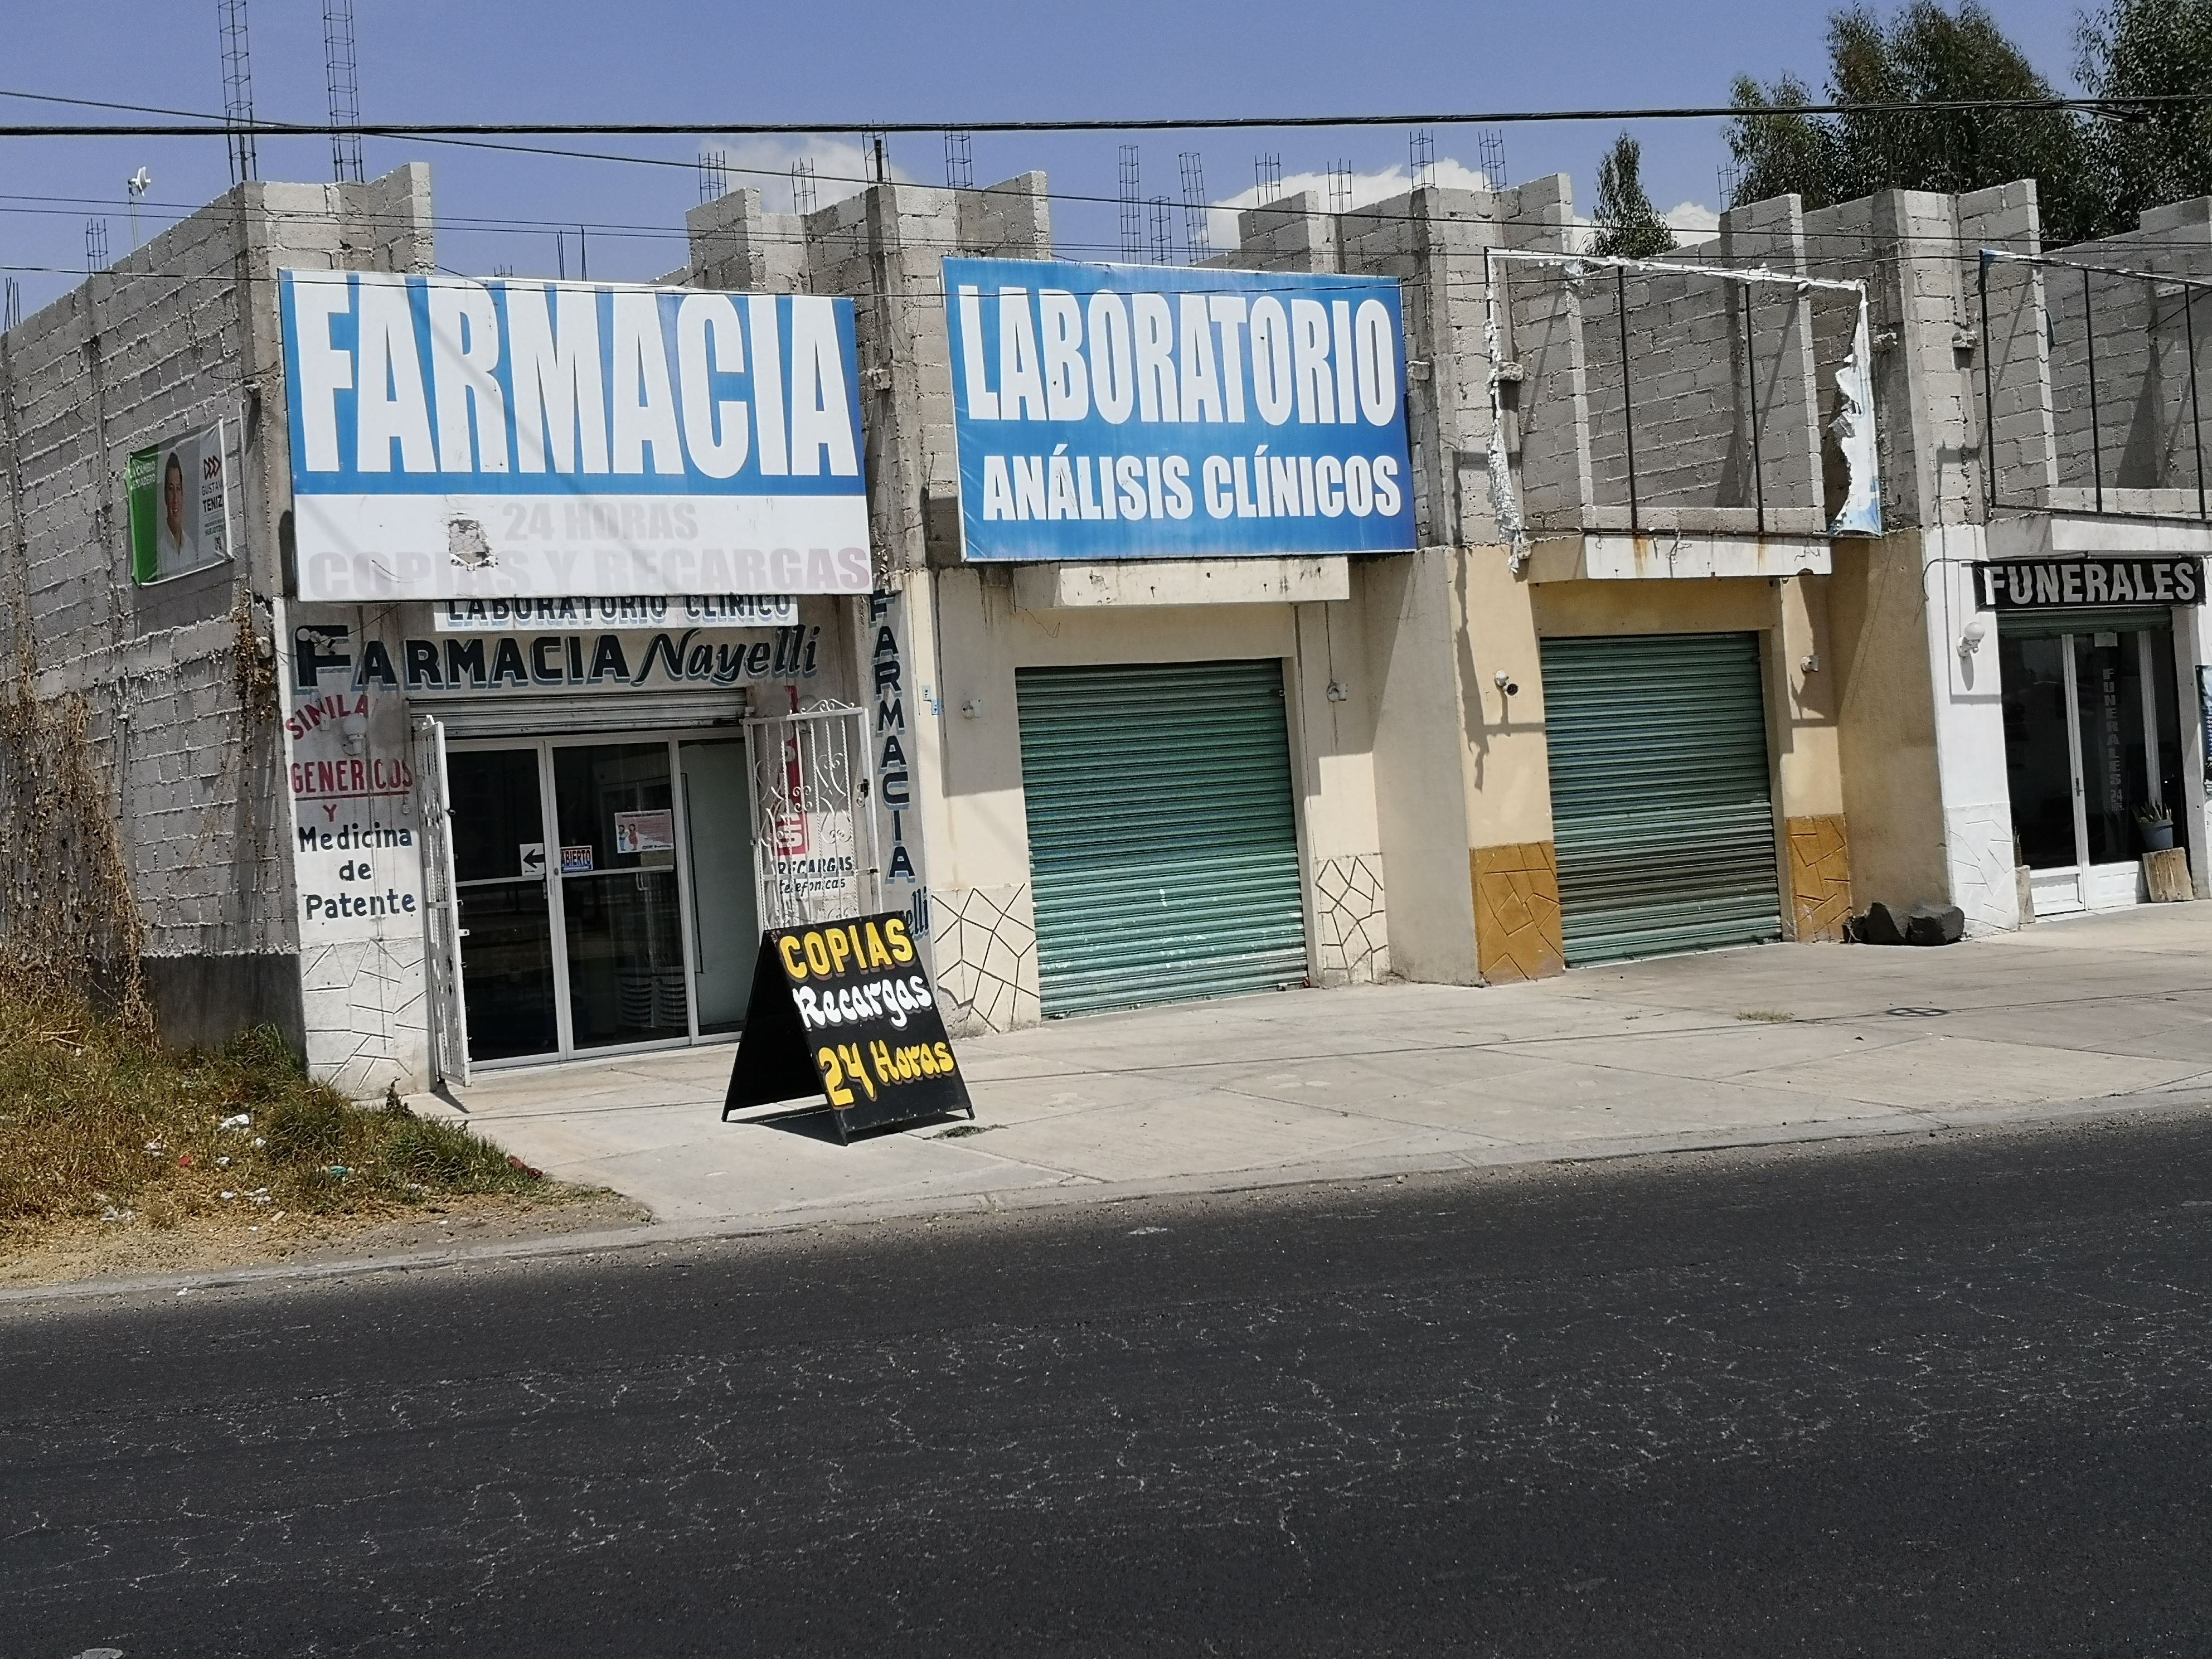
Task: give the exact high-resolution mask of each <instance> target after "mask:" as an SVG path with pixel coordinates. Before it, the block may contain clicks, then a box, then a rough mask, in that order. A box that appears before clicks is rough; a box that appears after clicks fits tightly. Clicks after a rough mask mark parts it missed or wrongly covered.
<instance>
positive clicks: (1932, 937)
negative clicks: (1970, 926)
mask: <svg viewBox="0 0 2212 1659" xmlns="http://www.w3.org/2000/svg"><path fill="white" fill-rule="evenodd" d="M1965 937H1966V912H1965V911H1963V910H1961V909H1960V908H1959V907H1958V906H1957V905H1955V904H1929V903H1927V902H1924V901H1923V902H1921V903H1918V904H1916V905H1914V906H1913V907H1912V908H1911V909H1910V910H1908V911H1906V912H1905V915H1904V916H1903V917H1901V918H1900V917H1899V915H1898V914H1897V912H1896V911H1895V910H1894V909H1893V908H1891V907H1890V906H1888V905H1887V904H1883V903H1881V902H1875V903H1873V904H1869V906H1867V910H1866V914H1865V915H1863V916H1853V917H1852V918H1851V919H1850V921H1848V922H1846V923H1845V924H1844V939H1846V940H1847V941H1849V942H1850V943H1851V944H1854V945H1956V944H1957V943H1958V942H1959V941H1960V939H1964V938H1965Z"/></svg>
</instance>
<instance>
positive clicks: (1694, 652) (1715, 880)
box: [1541, 634, 1782, 967]
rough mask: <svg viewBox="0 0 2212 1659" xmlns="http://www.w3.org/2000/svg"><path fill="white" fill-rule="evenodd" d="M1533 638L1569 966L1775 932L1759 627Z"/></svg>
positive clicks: (1775, 935) (1777, 911)
mask: <svg viewBox="0 0 2212 1659" xmlns="http://www.w3.org/2000/svg"><path fill="white" fill-rule="evenodd" d="M1541 648H1542V653H1543V665H1544V721H1545V727H1546V730H1547V733H1548V736H1549V739H1550V748H1551V769H1552V823H1553V839H1554V844H1555V846H1556V848H1557V850H1558V854H1559V912H1560V925H1561V930H1562V932H1563V933H1565V944H1566V950H1567V961H1568V963H1569V964H1570V965H1572V966H1577V967H1579V966H1582V965H1584V964H1587V963H1594V962H1613V961H1619V960H1620V959H1621V958H1624V957H1647V956H1656V955H1659V954H1662V953H1663V952H1665V951H1693V950H1702V949H1705V948H1708V947H1710V946H1713V945H1746V944H1752V943H1754V942H1756V941H1759V940H1761V939H1779V938H1780V937H1781V936H1782V900H1781V894H1780V891H1779V890H1778V881H1777V872H1776V865H1775V837H1774V806H1773V802H1772V799H1771V794H1770V793H1769V787H1768V782H1767V758H1766V710H1765V699H1764V698H1763V697H1762V696H1761V695H1760V690H1759V636H1758V635H1756V634H1656V635H1609V636H1607V637H1605V638H1601V639H1587V640H1546V641H1543V642H1542V647H1541Z"/></svg>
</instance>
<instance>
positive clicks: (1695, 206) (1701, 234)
mask: <svg viewBox="0 0 2212 1659" xmlns="http://www.w3.org/2000/svg"><path fill="white" fill-rule="evenodd" d="M1660 217H1661V218H1662V219H1664V220H1665V221H1666V222H1667V228H1668V229H1669V230H1671V231H1673V232H1674V234H1675V235H1676V236H1677V237H1679V238H1680V239H1681V240H1684V241H1688V242H1702V241H1704V240H1705V239H1706V238H1707V237H1709V236H1717V235H1719V234H1720V231H1721V216H1720V215H1719V214H1717V213H1716V212H1715V211H1714V210H1712V209H1711V208H1709V207H1707V206H1706V205H1705V204H1704V203H1703V202H1677V203H1675V204H1674V206H1672V207H1670V208H1668V210H1666V212H1664V213H1662V214H1661V215H1660Z"/></svg>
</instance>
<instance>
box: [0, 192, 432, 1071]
mask: <svg viewBox="0 0 2212 1659" xmlns="http://www.w3.org/2000/svg"><path fill="white" fill-rule="evenodd" d="M428 191H429V179H428V170H427V169H426V168H424V167H420V166H414V167H402V168H400V169H398V170H397V171H396V172H394V173H390V174H387V175H386V176H385V177H384V178H382V179H378V180H376V181H374V183H371V184H366V185H283V184H262V183H252V184H247V185H240V186H238V187H237V188H235V189H234V190H233V191H230V192H229V193H228V195H226V196H224V197H222V198H221V199H219V200H217V201H216V202H215V203H212V204H210V205H209V206H207V207H206V208H204V209H202V210H200V211H198V212H197V213H195V214H193V215H191V216H190V217H188V218H186V219H185V220H184V221H182V222H179V223H178V224H176V225H173V226H172V227H170V228H167V229H166V230H164V231H162V232H161V233H160V234H157V235H156V236H155V238H154V239H153V240H151V241H149V242H148V243H147V244H145V245H144V246H143V247H141V248H139V249H138V250H137V251H136V252H133V253H131V254H130V255H128V256H126V257H125V258H122V259H119V260H118V261H117V262H116V263H115V264H113V265H112V266H110V267H109V268H108V269H107V270H104V271H101V272H99V273H96V274H94V276H90V277H88V279H87V280H86V282H85V283H83V284H82V285H81V286H80V287H78V288H77V289H75V290H74V291H72V292H71V293H70V294H67V295H64V296H63V297H62V298H61V299H59V300H58V301H55V302H54V303H53V304H52V305H50V306H48V307H46V308H45V309H44V310H42V311H40V312H39V313H36V314H35V315H34V316H32V317H30V318H27V319H25V320H24V321H23V322H22V323H21V325H18V326H17V327H16V328H15V329H13V330H11V331H9V332H8V334H7V335H5V336H4V337H0V411H4V415H3V416H0V436H4V438H5V440H6V444H7V449H8V465H7V466H6V468H5V470H4V473H3V474H0V484H3V485H4V490H0V496H4V499H0V554H4V556H5V557H6V559H7V561H8V562H9V566H10V567H11V568H10V570H9V575H8V589H9V599H10V600H11V603H10V604H9V605H7V606H5V607H0V609H4V611H5V613H6V614H5V618H4V621H0V629H4V630H5V631H4V634H0V639H4V642H5V645H6V647H7V648H8V651H9V657H10V659H11V668H12V669H13V670H15V671H16V672H11V674H10V676H9V678H17V673H18V672H20V673H21V674H22V675H23V676H24V678H21V679H19V680H18V684H24V685H27V687H28V688H29V692H30V695H32V696H34V697H36V698H38V699H40V700H41V701H42V702H50V703H51V702H55V701H57V700H59V699H62V698H65V697H70V696H82V698H83V699H84V700H85V702H86V704H87V706H88V709H89V713H90V738H91V743H92V746H93V750H94V769H95V771H96V773H97V775H99V776H100V777H101V778H102V779H103V780H104V781H105V786H106V789H107V791H108V793H109V803H108V810H109V811H112V813H113V815H114V818H115V822H116V823H117V825H118V830H119V836H120V841H121V846H122V851H123V854H124V859H125V864H126V865H127V866H128V870H129V873H130V879H131V889H132V895H133V897H134V899H135V901H136V904H137V911H138V915H139V917H140V920H141V921H142V924H143V945H144V951H145V955H146V958H147V961H146V967H147V980H148V985H149V993H150V994H151V997H152V1000H153V1001H154V1003H155V1012H156V1015H157V1018H159V1019H160V1021H161V1025H162V1030H163V1032H164V1035H165V1036H168V1037H170V1038H171V1039H172V1040H173V1041H177V1042H217V1041H221V1040H222V1039H223V1038H226V1037H228V1036H229V1035H231V1034H232V1033H233V1032H234V1031H235V1030H237V1029H239V1028H240V1026H241V1025H243V1024H253V1023H258V1022H259V1021H261V1020H264V1019H267V1020H271V1021H273V1022H274V1023H276V1024H279V1025H280V1026H283V1027H285V1028H286V1029H287V1030H288V1033H289V1035H290V1036H292V1037H293V1040H294V1041H295V1043H297V1042H301V1030H299V1020H300V1012H299V1008H300V1000H299V994H298V989H297V985H298V980H297V973H296V952H297V949H298V940H297V928H296V923H295V916H294V908H293V897H292V886H291V879H290V858H289V807H288V805H287V803H288V801H289V795H288V793H287V785H286V780H285V778H284V775H283V749H282V744H281V740H280V735H279V732H278V728H277V725H276V718H275V714H274V712H273V707H272V706H271V704H270V702H268V701H265V700H264V701H258V702H257V701H256V700H255V699H254V698H252V696H251V695H250V687H251V684H252V679H253V675H254V672H255V671H259V670H260V668H261V665H263V664H264V662H265V661H266V660H267V653H273V652H274V651H275V649H276V644H277V642H276V641H275V640H274V639H273V637H272V633H273V628H274V623H275V617H276V609H277V606H278V605H280V604H281V598H282V593H283V560H282V556H281V551H280V549H281V544H282V542H283V537H282V536H281V535H280V534H279V521H280V520H281V519H282V518H283V514H284V513H286V512H287V511H288V510H289V489H288V481H289V476H290V467H289V454H288V450H287V444H286V437H285V433H286V416H285V410H284V397H283V365H282V356H281V352H280V349H279V331H278V319H277V308H276V272H277V270H280V269H283V268H285V267H289V266H322V267H334V266H348V265H357V266H373V267H376V268H381V269H427V268H428V266H429V263H430V229H429V197H428ZM218 420H220V421H222V422H224V431H225V460H226V465H228V469H229V473H230V481H231V519H232V534H233V540H234V556H233V557H232V559H231V560H230V561H229V562H226V563H224V564H222V565H218V566H216V567H213V568H208V569H204V570H202V571H198V572H195V573H192V574H189V575H187V576H184V577H180V578H177V579H174V580H171V581H168V582H165V583H162V584H159V585H157V586H151V587H139V586H135V585H134V584H133V583H132V582H131V574H130V556H129V509H128V503H127V500H126V497H125V466H126V464H127V460H128V458H129V456H130V455H131V453H132V452H133V451H135V450H138V449H143V448H146V447H150V446H152V445H154V444H155V443H157V442H159V441H162V440H164V439H166V438H170V437H173V436H178V435H183V434H185V433H189V432H192V431H195V430H199V429H204V428H206V427H208V426H210V425H212V424H214V423H215V422H216V421H218ZM8 920H9V919H8V918H6V917H4V916H0V927H6V926H7V925H8ZM272 962H274V963H278V964H285V963H289V964H290V966H291V969H292V971H291V973H290V976H289V981H288V980H287V978H286V975H285V974H284V973H283V972H276V971H272V969H271V963H272ZM288 983H289V991H288V990H287V988H286V987H287V985H288ZM271 987H274V988H273V989H272V988H271Z"/></svg>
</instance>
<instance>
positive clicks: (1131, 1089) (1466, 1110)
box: [413, 904, 2212, 1231]
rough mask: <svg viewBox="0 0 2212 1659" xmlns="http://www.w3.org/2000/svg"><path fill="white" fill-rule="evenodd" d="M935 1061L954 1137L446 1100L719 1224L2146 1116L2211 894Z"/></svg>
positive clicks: (633, 1095)
mask: <svg viewBox="0 0 2212 1659" xmlns="http://www.w3.org/2000/svg"><path fill="white" fill-rule="evenodd" d="M957 1050H958V1053H959V1054H960V1056H961V1059H962V1062H963V1065H964V1066H965V1067H966V1070H967V1073H968V1084H969V1091H970V1093H971V1094H972V1095H973V1097H974V1098H975V1108H976V1125H975V1127H976V1130H978V1131H980V1133H969V1132H967V1126H965V1125H964V1124H953V1123H948V1122H938V1123H932V1124H927V1125H923V1126H920V1127H914V1128H909V1129H908V1130H905V1131H902V1132H897V1133H882V1134H878V1135H874V1136H871V1137H867V1138H865V1139H859V1140H856V1141H855V1142H854V1144H853V1145H852V1146H840V1145H839V1144H838V1142H837V1139H836V1133H835V1131H834V1130H833V1129H832V1127H830V1125H829V1121H828V1119H827V1117H826V1116H825V1115H823V1114H822V1113H820V1112H818V1111H808V1110H806V1109H804V1108H799V1109H793V1108H789V1107H786V1108H775V1109H760V1110H755V1111H752V1112H749V1113H747V1114H745V1115H743V1117H741V1118H739V1119H733V1120H732V1121H731V1122H729V1123H727V1124H725V1123H722V1122H721V1121H720V1103H721V1099H722V1093H723V1090H724V1087H725V1085H726V1083H727V1081H728V1078H729V1073H730V1066H731V1062H732V1058H733V1056H734V1052H735V1051H734V1049H733V1048H729V1047H714V1048H693V1049H685V1050H679V1051H675V1052H665V1053H660V1054H642V1055H629V1056H625V1057H621V1058H616V1059H610V1060H599V1061H585V1062H579V1063H576V1064H573V1065H568V1066H558V1067H541V1068H536V1069H531V1070H522V1071H506V1072H493V1073H480V1074H479V1079H478V1081H477V1083H476V1084H475V1085H473V1086H472V1087H471V1088H468V1089H466V1090H463V1091H459V1096H458V1098H459V1103H460V1105H461V1107H462V1109H464V1110H465V1113H466V1115H467V1116H468V1118H469V1120H470V1121H471V1122H473V1123H475V1124H477V1126H478V1127H481V1128H482V1129H483V1132H484V1133H486V1134H488V1135H489V1136H490V1137H492V1138H493V1139H496V1140H498V1141H499V1142H500V1143H501V1145H503V1146H506V1147H507V1149H508V1150H509V1151H511V1152H515V1153H518V1154H519V1155H520V1156H521V1157H522V1158H525V1159H526V1160H527V1161H529V1162H530V1163H532V1164H537V1165H538V1166H539V1167H540V1168H542V1169H544V1170H546V1171H547V1173H549V1174H550V1175H554V1176H559V1177H561V1178H562V1179H564V1180H569V1181H576V1182H588V1183H591V1184H593V1185H599V1186H606V1187H611V1188H615V1189H617V1191H619V1192H622V1193H623V1194H628V1195H629V1196H630V1197H632V1198H635V1199H637V1200H641V1201H642V1202H644V1203H645V1204H647V1205H648V1206H651V1208H652V1209H653V1212H654V1213H655V1214H656V1216H657V1217H658V1218H659V1219H660V1220H661V1221H663V1222H668V1223H690V1224H695V1225H696V1224H706V1225H711V1226H714V1227H716V1228H720V1227H724V1226H726V1227H728V1228H729V1229H730V1230H732V1231H752V1230H756V1229H768V1228H775V1227H781V1226H787V1225H801V1224H804V1223H809V1222H819V1221H824V1220H836V1219H865V1218H882V1217H887V1216H895V1215H915V1214H926V1213H936V1212H947V1211H954V1210H963V1209H975V1208H985V1207H994V1206H1028V1205H1037V1204H1051V1203H1063V1202H1079V1201H1084V1200H1103V1199H1109V1198H1116V1197H1125V1196H1133V1195H1136V1194H1159V1193H1170V1192H1188V1191H1205V1190H1225V1189H1233V1188H1245V1187H1253V1186H1264V1185H1269V1184H1274V1183H1280V1182H1298V1181H1310V1180H1326V1179H1333V1178H1350V1177H1364V1176H1376V1175H1390V1174H1402V1173H1408V1172H1411V1171H1414V1170H1449V1169H1455V1168H1468V1167H1475V1166H1480V1165H1490V1164H1514V1163H1526V1162H1532V1161H1545V1160H1552V1159H1557V1158H1598V1157H1609V1156H1617V1155H1620V1154H1624V1153H1630V1152H1654V1151H1668V1150H1674V1149H1687V1148H1692V1147H1711V1146H1749V1145H1754V1144H1759V1143H1764V1142H1774V1141H1783V1140H1793V1139H1823V1138H1829V1137H1835V1136H1842V1135H1859V1134H1894V1133H1928V1132H1929V1131H1931V1130H1936V1129H1941V1128H1943V1127H1967V1126H1970V1125H1988V1124H1996V1123H2002V1122H2007V1121H2021V1120H2027V1119H2033V1118H2038V1117H2051V1116H2059V1115H2075V1114H2079V1113H2082V1112H2088V1111H2106V1112H2108V1111H2113V1110H2124V1109H2130V1108H2142V1107H2172V1106H2176V1105H2184V1104H2191V1103H2197V1102H2199V1101H2212V904H2187V905H2170V906H2156V907H2148V908H2142V909H2137V910H2132V911H2126V912H2122V913H2118V914H2116V915H2106V916H2098V917H2085V918H2081V919H2078V920H2074V921H2061V922H2042V923H2039V924H2037V925H2035V926H2033V927H2028V928H2026V929H2023V930H2022V931H2021V932H2020V933H2012V934H2007V935H2003V936H2002V937H2000V938H1996V939H1987V940H1982V941H1978V942H1972V943H1968V944H1965V945H1954V946H1952V947H1950V948H1948V949H1945V950H1912V949H1893V950H1882V949H1877V948H1873V947H1864V946H1799V945H1767V946H1760V947H1756V948H1752V949H1746V950H1736V951H1716V952H1712V953H1709V954H1705V955H1701V956H1691V957H1669V958H1667V959H1664V960H1661V961H1655V962H1644V963H1632V964H1629V965H1626V966H1624V967H1618V968H1604V969H1583V970H1579V971H1577V972H1573V973H1570V974H1567V975H1565V976H1563V977H1561V978H1559V979H1553V980H1547V981H1542V982H1541V983H1537V984H1529V985H1510V986H1501V987H1493V988H1488V989H1468V988H1463V987H1449V986H1433V985H1388V986H1372V987H1359V988H1357V989H1350V990H1339V991H1297V992H1285V993H1282V994H1275V995H1262V996H1254V997H1243V998H1237V999H1232V1000H1225V1001H1218V1002H1208V1003H1191V1004H1182V1005H1178V1006H1173V1007H1169V1008H1164V1009H1151V1010H1144V1011H1139V1012H1129V1013H1123V1014H1110V1015H1103V1016H1098V1017H1094V1018H1085V1019H1071V1020H1066V1021H1054V1022H1052V1023H1049V1024H1046V1025H1043V1026H1041V1027H1038V1028H1037V1029H1036V1030H1028V1031H1022V1032H1018V1033H1016V1034H1014V1035H1012V1036H998V1037H988V1038H983V1039H977V1040H971V1041H969V1042H963V1043H960V1044H958V1045H957ZM413 1104H415V1105H416V1108H417V1109H422V1110H425V1111H441V1110H449V1109H450V1108H447V1107H446V1106H445V1105H444V1104H443V1103H441V1102H440V1101H438V1100H436V1099H435V1097H417V1098H416V1101H415V1102H414V1103H413ZM948 1131H949V1132H950V1133H948Z"/></svg>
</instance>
